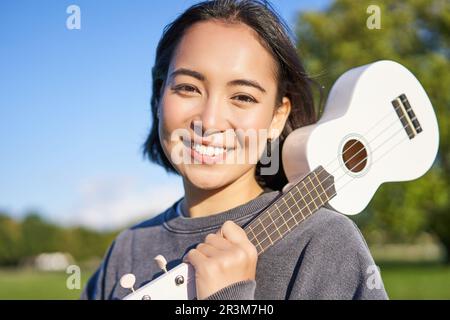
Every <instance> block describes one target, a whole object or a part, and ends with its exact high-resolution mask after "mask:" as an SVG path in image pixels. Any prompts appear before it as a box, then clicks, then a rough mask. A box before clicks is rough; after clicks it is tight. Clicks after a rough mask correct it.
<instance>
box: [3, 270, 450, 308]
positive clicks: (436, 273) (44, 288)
mask: <svg viewBox="0 0 450 320" xmlns="http://www.w3.org/2000/svg"><path fill="white" fill-rule="evenodd" d="M380 268H381V274H382V277H383V281H384V284H385V288H386V290H387V292H388V294H389V297H390V298H391V299H450V266H444V265H438V264H406V265H405V264H397V265H393V264H385V265H381V266H380ZM90 275H91V272H84V273H82V274H81V285H82V287H83V286H84V285H85V284H86V282H87V279H88V278H89V276H90ZM67 276H68V275H67V274H65V273H54V272H52V273H48V272H35V271H25V270H22V271H17V270H0V299H77V298H78V297H79V295H80V293H81V290H68V289H67V288H66V279H67Z"/></svg>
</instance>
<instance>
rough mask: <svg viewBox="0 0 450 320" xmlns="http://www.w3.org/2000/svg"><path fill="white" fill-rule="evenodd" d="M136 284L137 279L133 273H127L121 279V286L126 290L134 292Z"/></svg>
mask: <svg viewBox="0 0 450 320" xmlns="http://www.w3.org/2000/svg"><path fill="white" fill-rule="evenodd" d="M135 282H136V277H135V276H134V274H132V273H127V274H125V275H123V276H122V277H121V278H120V286H121V287H122V288H124V289H130V290H131V291H133V292H134V288H133V286H134V284H135Z"/></svg>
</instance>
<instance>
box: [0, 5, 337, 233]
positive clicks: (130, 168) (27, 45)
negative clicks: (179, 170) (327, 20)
mask: <svg viewBox="0 0 450 320" xmlns="http://www.w3.org/2000/svg"><path fill="white" fill-rule="evenodd" d="M196 2H197V1H188V0H166V1H144V0H133V1H129V0H128V1H126V0H114V1H106V0H95V1H93V0H90V1H89V0H72V1H64V0H58V1H55V0H39V1H37V0H34V1H32V0H29V1H24V0H20V1H15V0H8V1H1V2H0V43H1V46H0V48H1V49H0V90H1V92H0V210H3V211H6V212H7V213H9V214H11V215H13V216H15V217H21V216H23V214H24V213H25V212H27V211H29V210H37V211H39V212H40V213H42V214H43V215H44V216H45V217H46V218H48V219H50V220H52V221H55V222H58V223H64V224H71V223H77V224H84V225H88V226H91V227H95V228H104V227H117V226H120V225H122V224H124V223H126V222H128V221H134V220H139V219H141V218H145V217H148V216H149V215H151V214H154V213H157V212H159V211H161V210H162V209H164V208H166V207H167V206H169V205H170V204H172V203H173V201H175V200H176V199H178V198H179V197H180V196H182V194H183V190H182V185H181V180H180V178H178V177H176V176H174V175H168V174H166V173H165V171H164V170H163V169H162V168H160V167H158V166H155V165H153V164H150V163H149V162H147V161H145V160H144V159H143V158H142V155H141V149H140V148H141V145H142V143H143V141H144V139H145V137H146V134H147V132H148V129H149V128H150V125H151V122H150V111H149V99H150V95H151V91H150V88H151V75H150V70H151V67H152V65H153V61H154V51H155V48H156V45H157V42H158V40H159V38H160V36H161V33H162V30H163V28H164V26H165V25H166V24H168V23H169V22H171V21H172V20H173V19H174V18H175V17H176V16H177V15H178V14H180V13H181V12H182V11H183V10H184V9H186V8H187V7H188V6H189V5H191V4H193V3H196ZM272 3H273V5H274V7H275V8H276V9H277V10H278V11H279V12H280V14H281V15H282V16H283V18H284V19H285V20H286V21H287V22H288V23H289V24H290V25H291V26H293V22H294V19H293V18H294V16H295V13H296V12H298V11H299V10H320V9H323V8H324V7H325V6H326V5H327V4H328V3H329V1H328V0H319V1H318V0H315V1H311V0H308V1H300V0H279V1H277V0H274V1H272ZM71 4H75V5H78V6H79V7H80V9H81V30H68V29H67V28H66V19H67V17H68V16H69V14H67V13H66V9H67V7H68V6H69V5H71Z"/></svg>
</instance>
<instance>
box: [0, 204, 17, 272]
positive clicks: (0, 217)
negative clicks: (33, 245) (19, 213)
mask: <svg viewBox="0 0 450 320" xmlns="http://www.w3.org/2000/svg"><path fill="white" fill-rule="evenodd" d="M21 235H22V233H21V226H20V224H19V223H17V222H16V221H14V220H13V219H11V218H10V217H8V216H7V215H6V214H3V213H0V265H5V266H10V265H15V264H17V263H18V262H19V260H20V258H21V256H22V250H21V240H22V237H21Z"/></svg>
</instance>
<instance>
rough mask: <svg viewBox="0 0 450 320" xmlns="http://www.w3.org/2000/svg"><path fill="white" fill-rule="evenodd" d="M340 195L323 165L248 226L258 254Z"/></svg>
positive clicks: (246, 229) (247, 228) (247, 229)
mask: <svg viewBox="0 0 450 320" xmlns="http://www.w3.org/2000/svg"><path fill="white" fill-rule="evenodd" d="M335 194H336V190H335V188H334V178H333V176H332V175H330V174H329V173H328V172H327V171H326V170H325V169H324V168H323V167H322V166H319V167H317V168H316V169H315V170H314V171H312V172H310V173H309V174H308V175H307V176H305V177H304V178H303V179H302V180H300V181H299V182H298V183H297V184H296V185H295V186H293V187H292V188H291V189H289V190H288V191H287V192H286V193H284V194H283V195H281V196H280V197H279V198H278V199H277V200H276V201H275V202H274V203H272V204H271V205H270V206H269V207H268V208H267V209H266V210H265V211H264V212H263V213H261V214H260V215H259V216H258V217H257V218H256V219H255V220H253V221H252V222H250V224H249V225H248V226H246V227H245V228H244V230H245V232H246V233H247V236H248V238H249V240H250V241H251V242H252V243H253V244H254V245H255V247H256V249H257V250H258V255H259V254H261V253H262V252H264V251H265V250H266V249H267V248H269V247H270V246H272V245H273V244H274V243H275V242H277V241H278V240H280V239H281V238H283V237H284V236H285V235H286V234H288V233H289V232H290V231H291V230H292V229H294V228H295V227H296V226H297V225H298V224H299V223H301V222H302V221H303V220H305V219H306V218H307V217H309V216H310V215H311V214H313V213H314V212H315V211H317V210H318V209H319V208H320V207H321V206H323V205H324V204H325V203H327V202H328V201H329V200H330V199H331V198H333V197H334V196H335Z"/></svg>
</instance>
